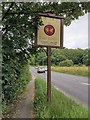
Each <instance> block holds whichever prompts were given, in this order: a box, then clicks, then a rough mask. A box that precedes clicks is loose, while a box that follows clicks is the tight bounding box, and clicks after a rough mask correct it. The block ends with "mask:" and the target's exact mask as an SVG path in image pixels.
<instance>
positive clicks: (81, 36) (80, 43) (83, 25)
mask: <svg viewBox="0 0 90 120" xmlns="http://www.w3.org/2000/svg"><path fill="white" fill-rule="evenodd" d="M64 47H66V48H73V49H74V48H82V49H86V48H88V14H85V15H84V16H81V17H79V19H77V20H74V21H72V23H71V25H69V26H64Z"/></svg>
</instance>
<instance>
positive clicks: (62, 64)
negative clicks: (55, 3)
mask: <svg viewBox="0 0 90 120" xmlns="http://www.w3.org/2000/svg"><path fill="white" fill-rule="evenodd" d="M59 65H60V66H67V67H69V66H73V61H72V60H68V59H67V60H64V61H62V62H60V64H59Z"/></svg>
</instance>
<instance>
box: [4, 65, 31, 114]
mask: <svg viewBox="0 0 90 120" xmlns="http://www.w3.org/2000/svg"><path fill="white" fill-rule="evenodd" d="M16 66H17V65H16ZM7 67H8V69H9V71H8V72H6V76H5V75H4V78H3V84H2V85H3V86H2V93H3V101H2V103H3V106H2V107H3V112H5V111H6V109H7V105H8V104H9V103H12V102H13V101H14V100H16V99H17V98H18V96H19V95H20V94H21V93H22V92H23V90H24V88H25V86H26V84H27V83H28V81H29V80H30V79H31V74H30V72H29V65H28V64H25V65H23V66H21V67H20V69H19V70H17V74H18V75H17V74H15V69H10V68H11V66H7ZM13 67H14V68H15V66H13ZM18 67H19V66H18ZM10 73H11V74H10Z"/></svg>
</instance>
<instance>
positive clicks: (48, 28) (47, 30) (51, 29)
mask: <svg viewBox="0 0 90 120" xmlns="http://www.w3.org/2000/svg"><path fill="white" fill-rule="evenodd" d="M44 32H45V34H46V35H48V36H52V35H53V34H54V33H55V28H54V27H53V26H52V25H46V26H45V27H44Z"/></svg>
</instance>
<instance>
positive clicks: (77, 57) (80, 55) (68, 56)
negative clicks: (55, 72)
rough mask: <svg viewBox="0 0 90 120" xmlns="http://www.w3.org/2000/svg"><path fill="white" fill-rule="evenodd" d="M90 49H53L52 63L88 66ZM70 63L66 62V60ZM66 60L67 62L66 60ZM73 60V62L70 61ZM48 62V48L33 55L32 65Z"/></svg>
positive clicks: (89, 63)
mask: <svg viewBox="0 0 90 120" xmlns="http://www.w3.org/2000/svg"><path fill="white" fill-rule="evenodd" d="M89 53H90V49H85V50H83V49H79V48H78V49H68V48H65V49H55V48H54V49H52V56H51V58H52V59H51V60H52V65H53V66H56V65H57V66H62V63H63V66H72V65H77V66H82V65H83V64H84V65H86V66H89V65H90V55H89ZM67 60H69V61H68V63H69V65H68V63H67V64H66V62H67ZM65 61H66V62H65ZM70 61H72V62H70ZM46 63H47V55H46V50H41V51H38V52H37V55H34V56H32V57H31V64H32V65H46Z"/></svg>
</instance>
